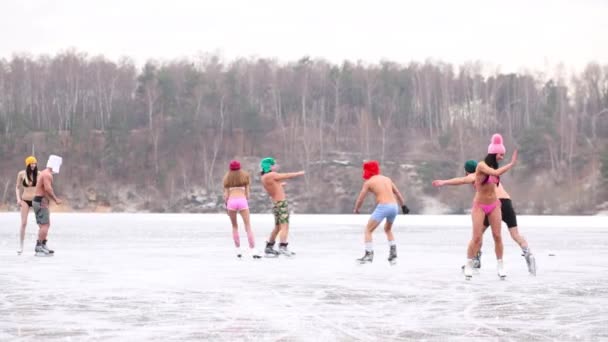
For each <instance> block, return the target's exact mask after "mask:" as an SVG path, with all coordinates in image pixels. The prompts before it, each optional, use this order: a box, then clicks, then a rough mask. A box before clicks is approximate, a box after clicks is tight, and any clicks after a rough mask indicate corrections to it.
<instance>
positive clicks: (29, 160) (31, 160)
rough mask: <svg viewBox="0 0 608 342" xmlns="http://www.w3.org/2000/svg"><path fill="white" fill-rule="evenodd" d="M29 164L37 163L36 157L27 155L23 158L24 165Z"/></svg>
mask: <svg viewBox="0 0 608 342" xmlns="http://www.w3.org/2000/svg"><path fill="white" fill-rule="evenodd" d="M30 164H38V161H37V160H36V157H34V156H29V157H27V158H25V166H29V165H30Z"/></svg>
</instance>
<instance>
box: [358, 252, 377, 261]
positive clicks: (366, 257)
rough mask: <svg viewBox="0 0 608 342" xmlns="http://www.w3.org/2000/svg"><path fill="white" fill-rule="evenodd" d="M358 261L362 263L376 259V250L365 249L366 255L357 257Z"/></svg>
mask: <svg viewBox="0 0 608 342" xmlns="http://www.w3.org/2000/svg"><path fill="white" fill-rule="evenodd" d="M357 261H358V262H359V263H361V264H365V263H368V262H372V261H374V251H365V255H364V256H363V257H361V258H359V259H357Z"/></svg>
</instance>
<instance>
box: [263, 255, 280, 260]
mask: <svg viewBox="0 0 608 342" xmlns="http://www.w3.org/2000/svg"><path fill="white" fill-rule="evenodd" d="M264 257H265V258H270V259H276V258H278V257H279V256H278V255H276V254H264Z"/></svg>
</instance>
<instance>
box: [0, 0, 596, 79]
mask: <svg viewBox="0 0 608 342" xmlns="http://www.w3.org/2000/svg"><path fill="white" fill-rule="evenodd" d="M607 18H608V0H579V1H576V0H571V1H562V0H528V1H523V0H507V1H494V0H471V1H467V0H446V1H439V0H420V1H406V0H401V1H399V0H395V1H389V0H374V1H357V0H351V1H332V0H324V1H320V0H307V1H290V0H257V1H256V0H215V1H203V0H182V1H180V0H172V1H162V0H103V1H94V0H0V56H1V57H10V56H11V55H12V54H13V53H22V52H27V53H32V54H41V53H44V54H51V55H53V54H55V53H57V52H59V51H61V50H65V49H67V48H71V47H73V48H76V49H77V50H79V51H82V52H87V53H89V54H92V55H94V54H103V55H105V56H107V57H109V58H111V59H118V58H119V57H121V56H129V57H132V58H134V59H135V61H136V62H138V63H142V62H144V61H145V60H146V59H148V58H156V59H172V58H175V57H192V56H196V55H197V54H199V53H201V52H202V53H204V52H218V53H220V54H221V55H222V56H223V57H224V58H225V59H228V60H230V59H233V58H235V57H251V56H258V57H272V58H277V59H278V60H280V61H292V60H297V59H299V58H300V57H302V56H305V55H309V56H312V57H322V58H325V59H327V60H329V61H332V62H335V63H340V62H341V61H343V60H344V59H349V60H353V61H356V60H362V61H365V62H372V63H373V62H378V61H379V60H381V59H389V60H393V61H397V62H401V63H408V62H410V61H412V60H414V61H425V60H426V59H429V58H430V59H435V60H442V61H446V62H450V63H454V64H461V63H464V62H469V61H482V62H484V63H485V64H487V65H492V66H493V67H499V68H500V70H501V71H521V70H523V69H539V70H545V69H546V68H547V67H553V66H555V65H556V64H558V63H560V62H563V63H564V65H565V67H566V69H568V70H573V69H580V68H582V67H583V66H584V65H585V64H587V63H588V62H589V61H598V62H600V63H607V64H608V19H607Z"/></svg>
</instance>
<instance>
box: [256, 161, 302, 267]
mask: <svg viewBox="0 0 608 342" xmlns="http://www.w3.org/2000/svg"><path fill="white" fill-rule="evenodd" d="M277 167H278V166H277V165H276V161H275V160H274V158H270V157H269V158H264V159H262V161H261V163H260V168H261V169H262V172H261V174H262V185H264V190H266V192H267V193H268V196H270V198H271V199H272V203H273V204H274V205H273V207H272V213H273V215H274V229H273V230H272V232H271V233H270V237H269V238H268V241H267V242H266V248H265V249H264V253H265V255H266V257H271V258H272V257H277V256H279V255H280V254H281V255H285V256H293V255H294V254H295V253H293V252H291V251H290V250H288V249H287V244H288V242H287V237H288V234H289V206H288V203H287V199H286V197H285V190H284V189H283V186H284V185H285V183H284V182H283V181H285V180H287V179H291V178H295V177H299V176H303V175H304V171H300V172H290V173H278V172H276V170H277ZM277 235H278V236H279V241H280V242H279V250H278V251H277V250H275V249H274V244H275V240H276V238H277Z"/></svg>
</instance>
